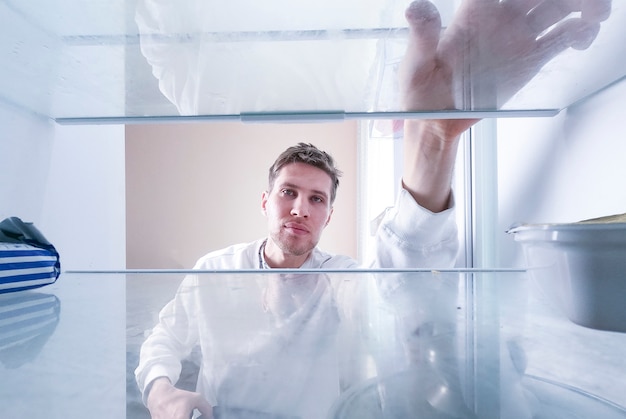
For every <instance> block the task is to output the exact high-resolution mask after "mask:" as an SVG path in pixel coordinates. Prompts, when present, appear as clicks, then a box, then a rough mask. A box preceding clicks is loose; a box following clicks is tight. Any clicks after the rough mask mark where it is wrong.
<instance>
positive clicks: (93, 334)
mask: <svg viewBox="0 0 626 419" xmlns="http://www.w3.org/2000/svg"><path fill="white" fill-rule="evenodd" d="M527 285H528V282H527V279H526V273H525V272H523V271H513V270H493V271H482V270H458V271H456V270H451V271H426V270H423V271H388V270H379V271H375V270H373V271H353V272H333V271H317V272H313V271H302V272H299V271H293V272H289V273H286V272H282V271H276V270H271V271H246V272H234V271H231V272H210V273H209V272H196V273H194V274H190V273H181V272H171V271H161V272H152V273H137V272H135V273H130V272H127V273H113V272H110V273H100V274H97V273H65V274H63V275H62V276H61V277H60V278H59V281H58V282H57V283H56V284H54V285H52V286H50V288H48V289H49V291H50V292H53V293H54V295H56V296H58V299H59V301H62V302H63V316H61V317H60V321H59V323H58V325H57V328H56V331H55V333H54V334H53V335H52V336H51V337H50V338H49V342H48V343H47V344H46V345H45V346H44V347H43V348H42V349H41V353H40V354H39V356H38V357H37V358H36V359H34V360H32V361H30V362H29V363H26V364H24V365H22V366H21V367H20V368H18V369H8V368H5V367H2V366H0V368H2V370H1V373H2V377H3V380H5V382H10V383H12V386H2V387H1V388H0V399H1V400H3V413H7V414H8V415H9V417H16V416H17V414H18V413H19V414H20V415H26V416H29V417H42V415H44V412H45V417H47V418H64V419H65V418H74V417H76V418H78V417H83V416H84V412H85V411H87V410H88V411H89V412H90V415H89V416H90V417H91V418H103V419H104V418H106V419H109V418H111V417H124V415H125V417H127V418H148V417H149V414H148V411H147V409H146V408H145V407H144V405H143V401H142V396H141V392H140V387H139V386H138V384H137V382H136V375H135V373H136V372H137V374H138V376H139V381H140V382H141V380H142V377H143V378H145V377H147V376H149V375H150V373H149V371H150V370H151V369H152V368H153V367H154V366H155V365H159V364H161V363H162V362H163V361H164V360H167V361H166V362H165V364H163V365H161V366H162V367H164V369H161V370H159V374H166V375H167V374H170V373H171V374H172V379H173V381H176V382H177V386H178V387H179V388H182V389H187V390H196V389H197V390H198V391H200V392H201V393H202V394H203V396H204V397H206V398H207V399H208V400H209V401H210V402H211V403H212V404H213V405H214V406H215V408H214V414H215V417H222V418H229V417H230V418H239V417H251V418H265V417H268V418H269V417H271V418H274V419H276V418H283V417H289V418H294V417H298V418H315V419H317V418H324V417H328V418H352V417H355V418H357V417H358V418H364V417H366V418H370V417H371V418H384V417H407V416H406V413H407V412H411V413H412V414H415V413H416V412H419V413H420V414H421V416H420V417H424V418H507V419H509V418H534V417H541V418H543V417H546V418H548V417H549V418H555V417H563V418H565V417H571V415H572V414H574V413H575V414H582V413H585V414H586V412H596V413H601V417H603V418H604V417H606V418H622V417H626V407H625V406H626V400H624V399H623V395H624V394H626V388H625V387H624V385H625V384H624V382H623V379H622V378H623V375H624V372H625V371H626V360H624V358H623V356H622V355H621V354H622V348H623V346H624V345H625V344H626V340H625V339H626V334H619V333H610V332H600V331H596V330H590V329H585V328H582V327H580V326H576V325H574V324H572V323H570V322H567V321H566V320H564V319H563V318H562V317H561V316H560V315H559V314H555V313H552V312H550V310H549V309H547V308H546V305H545V301H542V300H541V299H537V298H533V297H532V296H531V294H532V293H531V292H529V288H528V286H527ZM171 301H173V302H171ZM164 307H165V308H164ZM171 339H174V340H173V341H172V340H171ZM172 342H174V345H173V346H169V345H170V344H171V343H172ZM142 348H143V349H142ZM140 349H142V350H143V353H142V354H141V356H140ZM166 353H169V355H166ZM598 354H602V356H601V357H598ZM572 365H575V367H574V368H572V367H571V366H572ZM138 366H139V369H137V367H138ZM179 368H180V370H179ZM77 394H80V395H81V396H80V397H78V398H77V397H75V396H76V395H77ZM585 414H583V416H582V417H587V416H585ZM242 415H244V416H242ZM246 415H247V416H246ZM408 417H414V416H413V415H410V416H408Z"/></svg>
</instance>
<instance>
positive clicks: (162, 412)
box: [147, 377, 213, 419]
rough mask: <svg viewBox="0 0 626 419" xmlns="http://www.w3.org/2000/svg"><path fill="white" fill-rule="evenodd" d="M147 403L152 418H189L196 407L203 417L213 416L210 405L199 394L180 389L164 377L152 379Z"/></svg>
mask: <svg viewBox="0 0 626 419" xmlns="http://www.w3.org/2000/svg"><path fill="white" fill-rule="evenodd" d="M147 405H148V410H149V411H150V416H151V417H152V419H189V418H191V415H192V413H193V411H194V409H198V410H199V411H200V413H202V415H203V418H212V417H213V408H212V406H211V405H210V404H209V403H208V402H207V401H206V400H205V399H204V397H202V395H201V394H199V393H194V392H191V391H185V390H180V389H178V388H176V387H174V386H173V385H172V384H171V383H170V380H169V379H167V378H166V377H160V378H157V379H156V380H154V381H153V383H152V388H151V389H150V392H149V393H148V399H147Z"/></svg>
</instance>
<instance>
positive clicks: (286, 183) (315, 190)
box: [278, 182, 328, 199]
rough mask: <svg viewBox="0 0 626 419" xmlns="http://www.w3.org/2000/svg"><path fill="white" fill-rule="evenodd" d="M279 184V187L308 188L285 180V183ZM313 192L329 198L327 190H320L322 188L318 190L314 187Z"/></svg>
mask: <svg viewBox="0 0 626 419" xmlns="http://www.w3.org/2000/svg"><path fill="white" fill-rule="evenodd" d="M278 186H279V188H293V189H306V188H303V187H301V186H299V185H296V184H295V183H291V182H283V183H281V184H280V185H278ZM311 192H313V193H314V194H316V195H321V196H323V197H324V199H328V193H327V192H324V191H320V190H317V189H313V190H312V191H311Z"/></svg>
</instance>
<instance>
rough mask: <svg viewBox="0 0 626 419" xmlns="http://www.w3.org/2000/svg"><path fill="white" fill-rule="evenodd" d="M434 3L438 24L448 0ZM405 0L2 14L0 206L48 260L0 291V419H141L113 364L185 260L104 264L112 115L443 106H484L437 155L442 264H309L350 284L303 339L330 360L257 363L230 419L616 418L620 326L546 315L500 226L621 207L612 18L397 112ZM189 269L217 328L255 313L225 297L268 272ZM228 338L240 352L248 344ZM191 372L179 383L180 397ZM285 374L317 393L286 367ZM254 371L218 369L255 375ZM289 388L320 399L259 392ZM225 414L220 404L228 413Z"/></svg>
mask: <svg viewBox="0 0 626 419" xmlns="http://www.w3.org/2000/svg"><path fill="white" fill-rule="evenodd" d="M434 3H435V4H436V5H437V7H438V8H439V9H440V11H441V13H442V19H443V22H444V25H446V24H447V22H449V21H450V20H451V18H452V16H453V14H454V12H455V10H456V8H458V6H459V4H460V1H455V0H447V1H444V0H440V1H435V2H434ZM407 4H408V3H407V2H404V1H392V0H369V1H367V2H366V4H363V2H356V1H353V0H341V1H340V2H326V1H322V2H321V3H320V2H319V1H318V2H309V1H306V2H297V3H296V2H287V1H282V0H281V1H279V0H273V1H268V2H251V1H247V0H240V1H229V2H200V1H191V0H184V1H180V2H166V1H155V2H149V1H142V0H139V1H122V0H99V1H90V2H78V1H75V0H58V1H52V2H42V1H37V2H28V3H24V2H17V1H12V0H7V1H4V2H2V3H0V22H2V25H1V26H0V28H1V29H0V32H2V35H3V36H2V38H1V40H0V57H2V62H3V66H2V68H1V69H0V75H1V77H0V126H2V130H1V132H0V156H2V161H3V164H2V168H1V169H0V170H1V171H2V172H1V176H0V219H3V218H5V217H9V216H19V217H21V218H22V219H24V220H28V221H32V222H34V223H35V224H36V225H37V226H38V227H39V228H40V229H41V230H42V231H43V232H44V234H45V235H46V236H47V237H48V238H49V239H50V241H51V242H52V243H54V244H55V245H56V246H57V248H58V250H59V252H60V254H61V258H62V259H61V260H62V267H63V268H64V272H63V273H62V275H61V277H60V278H59V280H58V281H57V283H55V284H54V285H51V286H47V287H45V288H41V289H39V290H35V291H29V292H22V293H15V294H0V371H1V374H0V376H2V377H3V383H4V384H3V385H2V386H0V400H2V401H3V412H6V415H7V417H17V416H25V415H28V416H29V417H35V418H40V417H41V418H44V417H45V418H56V417H58V418H73V417H82V416H84V415H85V414H88V415H89V416H90V417H94V418H117V417H128V418H143V417H147V416H146V414H147V412H146V410H145V408H144V407H143V405H142V403H141V399H140V395H139V394H138V389H137V386H136V384H135V382H134V376H133V371H134V369H135V367H136V366H137V360H138V352H139V346H140V344H141V342H142V341H143V339H144V338H145V335H146V333H147V331H149V330H150V328H151V327H153V326H154V324H155V322H156V320H157V316H158V312H159V310H160V309H161V308H162V307H163V305H164V304H165V303H166V302H167V301H169V299H171V298H172V297H173V296H174V295H175V294H176V289H177V287H178V284H179V283H180V282H181V280H182V279H183V278H184V277H185V275H186V274H187V272H184V271H180V272H170V271H167V270H149V271H145V272H130V271H128V270H127V269H126V242H127V237H126V235H127V226H126V220H127V216H126V196H125V194H126V173H125V172H126V160H125V150H126V148H125V141H126V130H125V125H128V124H148V123H149V124H152V123H154V124H169V123H181V122H184V123H198V124H199V123H212V122H220V123H221V122H224V121H226V122H234V123H256V122H271V123H284V122H289V123H293V122H299V123H303V122H304V123H307V122H313V121H322V122H333V121H345V120H357V121H358V123H359V126H360V127H361V128H360V129H361V133H362V135H361V137H362V138H361V139H360V140H359V141H362V143H361V144H372V141H374V140H373V139H372V137H373V136H374V133H375V131H376V129H377V128H381V127H383V128H384V126H385V121H387V120H390V119H401V118H403V117H451V116H464V115H465V116H467V115H472V116H479V117H483V116H484V117H487V119H485V120H484V121H483V122H481V123H480V124H479V125H478V126H477V127H476V128H475V129H473V130H472V133H471V134H470V135H469V136H468V138H466V139H465V140H464V148H463V153H462V155H461V156H460V157H459V158H460V161H461V162H462V163H463V164H462V173H459V181H458V182H459V184H458V186H457V190H458V192H459V194H460V195H459V196H462V203H461V204H459V205H460V207H461V206H462V208H461V210H460V211H459V212H460V213H461V216H462V217H463V220H464V221H463V222H462V226H463V229H464V230H463V234H464V235H463V237H462V238H463V240H464V241H465V246H466V249H465V252H464V259H463V263H462V264H461V265H462V266H461V267H460V268H459V269H456V270H450V271H447V272H446V271H444V272H440V271H439V270H437V268H438V267H432V268H433V269H432V270H424V271H420V272H401V273H395V274H391V273H388V272H341V273H327V277H328V278H330V279H329V280H332V281H337V280H343V281H347V282H351V283H354V282H358V283H359V284H360V285H361V286H362V290H365V291H359V293H355V294H354V295H355V297H353V298H352V299H348V300H349V301H348V303H347V306H346V307H342V309H343V310H345V311H344V312H342V314H343V317H341V318H342V323H340V326H341V328H342V329H341V331H340V332H337V330H339V329H338V327H339V326H336V325H333V326H324V325H326V324H327V323H323V322H320V323H319V324H317V329H315V328H314V330H313V331H312V332H311V334H310V335H306V334H303V339H305V338H307V337H309V338H311V339H313V338H314V337H315V336H316V333H318V334H319V333H321V332H324V333H325V332H329V333H330V332H331V331H333V332H336V335H333V336H335V338H336V340H334V341H333V345H335V346H332V348H330V349H329V352H328V353H326V355H325V356H331V357H332V362H330V361H328V359H329V358H325V359H321V356H322V355H320V354H322V353H325V352H323V351H322V345H321V344H320V345H319V346H315V345H313V346H309V347H306V348H307V349H302V348H305V347H304V346H302V347H298V346H297V345H294V347H293V348H292V351H291V352H285V355H284V356H285V358H284V359H283V361H284V363H283V364H278V366H277V364H276V362H277V361H276V359H275V357H274V358H272V357H271V356H269V355H268V357H267V358H265V359H263V360H262V361H261V362H260V365H261V367H263V368H266V369H267V370H271V371H272V373H273V374H274V375H272V377H271V379H272V380H274V381H271V382H272V383H273V384H274V387H272V386H267V388H266V389H265V390H266V393H263V394H262V395H259V394H255V395H254V396H255V397H252V395H251V393H250V391H252V390H250V389H248V388H244V389H242V390H241V391H234V392H233V393H232V394H233V396H232V398H231V399H229V400H232V401H233V406H236V407H237V408H238V409H240V408H242V407H243V408H245V409H247V412H248V413H249V414H250V415H253V413H252V412H255V413H254V414H257V416H251V417H261V416H258V415H259V411H260V410H263V408H262V407H261V406H260V405H262V403H263V401H266V402H268V403H270V402H271V403H273V404H272V405H273V406H274V407H275V409H274V412H275V413H276V412H280V413H276V414H275V415H274V417H284V416H286V415H291V416H292V417H293V416H296V417H313V418H319V417H323V416H322V415H323V414H324V415H327V416H328V417H333V418H335V417H336V418H339V417H365V416H363V414H364V413H363V412H368V414H370V415H371V417H381V418H382V417H406V416H407V415H406V412H407V411H408V412H411V413H415V412H420V413H421V414H423V415H424V417H433V418H439V417H441V418H444V417H446V418H448V417H462V418H474V417H480V418H518V417H519V418H532V417H535V418H544V417H545V418H555V417H564V418H566V417H567V418H569V417H590V416H591V415H597V416H599V417H603V418H605V417H606V418H612V417H616V418H617V417H626V396H625V395H626V382H624V379H623V377H624V375H625V374H626V359H625V358H624V357H623V355H622V353H623V348H624V346H625V345H626V335H625V334H623V333H615V332H607V331H599V330H592V329H587V328H584V327H581V326H578V325H576V324H573V323H572V322H570V321H569V320H568V319H567V318H565V316H564V315H563V313H562V312H561V310H560V309H559V307H558V306H557V305H555V304H554V302H553V301H551V300H550V299H549V298H547V296H546V295H545V294H543V293H542V292H541V291H540V290H539V289H538V287H537V286H536V284H534V283H533V282H532V281H531V280H530V279H529V277H528V275H527V272H526V269H525V261H524V260H523V258H522V254H521V251H520V249H519V248H518V247H517V244H516V243H514V242H513V239H512V238H511V237H510V236H509V235H507V234H506V233H505V231H506V230H507V229H508V228H509V227H510V225H511V224H513V223H515V222H571V221H577V220H580V219H585V218H591V217H595V216H601V215H608V214H611V213H620V212H622V213H623V212H626V209H625V208H626V192H624V188H623V185H622V184H623V181H622V180H621V179H623V178H624V176H625V175H626V169H624V167H623V164H622V160H623V156H624V155H625V152H626V143H625V142H624V141H623V134H622V129H623V128H622V125H623V124H622V121H623V120H624V118H625V117H626V111H625V110H624V107H623V105H622V104H623V100H624V97H626V81H625V80H624V77H625V76H626V59H624V58H623V57H625V56H626V54H624V53H625V52H626V51H624V48H625V47H624V45H625V44H624V43H623V42H622V40H623V38H624V34H625V33H624V28H625V27H626V7H624V5H623V4H622V3H616V2H614V4H613V10H612V13H611V16H610V17H609V18H608V19H607V21H606V22H604V23H603V26H602V29H601V32H600V34H599V35H598V38H597V40H596V42H594V44H593V45H592V46H591V47H590V48H589V49H587V50H585V51H573V50H568V51H566V52H564V53H563V54H561V55H560V56H559V57H557V58H556V59H555V60H553V61H552V62H550V63H549V64H548V65H546V66H545V67H544V68H543V69H542V71H541V72H540V73H539V75H538V76H537V77H535V78H534V79H533V80H532V82H531V83H529V84H528V85H527V86H526V87H525V88H524V89H522V90H521V91H520V92H519V93H518V94H517V95H515V96H514V97H513V98H511V99H510V100H509V101H507V102H506V103H504V104H502V103H499V102H498V85H497V83H496V84H495V85H494V84H492V83H491V82H490V80H493V77H491V76H493V74H471V75H467V76H468V77H467V81H466V83H467V85H466V86H465V87H466V88H465V89H463V92H464V93H463V96H462V98H461V101H460V106H459V109H458V110H456V111H449V112H445V113H443V114H442V112H441V111H438V110H426V111H424V112H421V113H420V114H418V115H416V114H403V113H402V112H400V111H399V108H398V107H397V91H396V88H397V87H396V85H395V74H396V70H397V65H398V62H399V59H400V58H401V56H402V54H403V51H404V46H405V44H404V40H405V37H406V30H407V29H406V24H405V21H404V17H403V15H404V9H405V7H406V6H407ZM328 10H334V11H335V12H333V13H329V12H328ZM260 17H262V18H260ZM496 71H497V69H494V72H496ZM494 74H496V73H494ZM381 129H382V128H381ZM383 131H384V129H383ZM393 141H394V140H393V139H392V138H390V139H389V141H388V144H393ZM390 147H391V148H392V153H391V154H393V147H394V146H393V145H391V146H390ZM361 150H362V151H363V150H367V148H366V147H362V148H361ZM366 157H369V158H372V156H371V155H369V156H361V155H359V157H358V158H359V159H362V160H361V161H365V160H366ZM374 157H375V156H374ZM374 160H376V159H375V158H374ZM394 163H395V162H394ZM361 164H362V163H361ZM360 170H367V168H366V167H364V166H360ZM371 170H374V169H371ZM361 173H363V172H361ZM361 186H362V185H361ZM394 188H395V184H394V185H389V189H394ZM363 193H365V192H363ZM361 202H362V201H361ZM369 221H370V220H363V224H362V225H361V224H360V225H359V227H360V228H362V229H363V228H364V227H363V225H366V224H368V223H369ZM187 268H190V267H187ZM402 275H404V276H405V277H406V278H409V279H410V281H409V282H410V283H412V284H414V288H413V289H410V290H408V291H407V294H406V295H405V296H404V298H405V299H406V300H404V301H403V303H404V305H402V304H401V303H399V302H396V303H392V304H389V301H382V300H381V296H380V295H376V294H375V293H372V292H371V290H372V289H374V288H376V287H375V284H376V281H383V282H385V281H393V280H394V279H395V278H396V277H397V276H402ZM203 277H204V280H205V281H206V283H208V284H216V286H222V287H223V286H224V284H226V288H227V290H226V291H225V293H224V294H223V297H224V300H223V303H224V304H225V305H226V306H227V309H225V310H223V311H222V312H220V313H219V315H218V317H219V316H221V317H220V319H221V320H222V322H223V325H225V326H226V327H228V328H230V329H232V330H235V329H237V328H241V329H246V328H252V327H254V325H255V324H256V323H255V322H256V321H258V320H259V318H258V317H255V314H256V312H255V311H254V309H249V310H247V309H246V310H239V311H237V310H235V309H234V308H236V307H238V304H242V300H241V295H244V296H245V298H247V299H248V300H249V302H250V307H257V306H258V303H259V301H258V298H259V297H258V295H257V294H255V292H256V289H255V286H256V284H258V283H259V281H261V282H262V281H267V280H269V279H268V275H266V274H263V273H260V272H256V273H250V274H248V275H242V274H238V273H232V272H231V273H222V274H203ZM237 287H240V288H237ZM237 289H242V290H247V291H246V292H237V291H236V290H237ZM357 297H358V298H361V299H360V300H358V298H357ZM244 300H245V299H244ZM354 300H357V302H358V303H360V304H357V303H355V301H354ZM246 301H247V300H246ZM435 302H436V303H435ZM255 304H256V305H255ZM416 308H419V310H421V311H420V313H419V314H418V313H413V312H411V310H414V309H416ZM401 309H405V311H403V312H401ZM24 316H26V317H27V318H28V319H29V322H26V323H25V322H24V319H25V318H24ZM322 317H323V316H322ZM407 319H410V320H411V321H414V322H416V323H415V324H409V323H407V321H408V320H407ZM418 331H419V333H417V332H418ZM226 336H229V334H228V333H226ZM230 336H231V337H232V338H233V340H234V342H235V343H233V345H234V346H235V347H237V348H239V347H241V346H242V345H244V344H248V343H249V340H250V336H252V335H245V334H243V332H242V333H240V334H235V333H233V334H232V335H230ZM416 336H417V337H416ZM236 339H241V341H236ZM241 342H244V343H241ZM311 348H314V349H320V352H319V353H315V354H312V353H311ZM235 352H236V351H235ZM261 352H262V351H261ZM328 354H331V355H328ZM313 355H315V356H319V357H320V361H319V363H315V362H313V361H312V359H316V358H315V356H313ZM192 361H193V359H190V361H189V363H187V364H186V366H187V367H189V368H188V369H186V370H185V372H186V373H188V374H189V375H188V376H184V378H185V379H184V380H183V381H184V382H185V384H187V385H192V386H193V385H194V384H195V375H194V374H197V366H195V367H194V365H195V364H194V363H193V362H192ZM240 364H242V363H241V362H240ZM233 365H237V363H234V364H233ZM293 365H298V367H299V368H301V369H292V367H293ZM306 367H309V368H319V370H320V371H325V372H324V373H323V374H321V376H322V377H323V378H324V379H326V380H329V381H328V383H330V382H332V385H327V382H326V381H315V380H298V378H297V376H295V377H294V375H295V374H298V373H299V372H300V373H302V374H306V373H307V372H302V371H303V369H306ZM325 368H326V369H325ZM257 373H259V371H255V370H254V369H250V370H247V371H243V370H241V371H236V369H233V371H232V376H233V377H242V376H246V374H248V377H250V379H249V382H251V383H255V381H254V380H255V378H254V374H257ZM308 373H310V371H308ZM339 377H341V379H340V378H339ZM423 377H428V380H426V379H423V380H422V379H421V378H423ZM257 378H258V377H257ZM268 382H270V381H268ZM294 382H297V383H298V384H299V385H300V386H302V387H303V388H304V389H302V388H300V387H297V386H296V388H294V386H293V384H292V383H294ZM426 383H428V384H429V385H426ZM433 383H437V385H434V384H433ZM316 384H317V385H319V386H318V387H317V388H316V387H315V385H316ZM307 386H309V387H307ZM261 387H262V386H261ZM250 388H252V389H254V388H255V387H254V385H251V386H250ZM256 388H258V387H256ZM298 390H302V392H303V393H309V392H312V394H315V395H319V398H320V399H321V398H322V396H323V400H324V403H320V406H316V407H315V409H321V410H315V409H314V408H312V407H310V406H311V404H310V402H309V401H307V399H306V398H296V397H295V396H293V397H292V396H289V397H287V396H285V397H282V398H281V397H280V394H281V391H294V392H295V391H298ZM246 391H248V393H246ZM289 394H291V393H289ZM242 400H243V402H242ZM293 400H301V403H300V404H297V403H296V405H294V404H293V403H292V402H293ZM290 403H291V404H290ZM226 407H228V406H225V409H224V411H222V412H221V414H222V415H223V417H229V416H228V414H229V412H230V414H234V413H233V411H229V410H228V409H226ZM320 412H322V413H320ZM239 413H241V411H239ZM3 414H5V413H3ZM280 415H283V416H280ZM385 415H387V416H385Z"/></svg>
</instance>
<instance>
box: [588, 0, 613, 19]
mask: <svg viewBox="0 0 626 419" xmlns="http://www.w3.org/2000/svg"><path fill="white" fill-rule="evenodd" d="M610 15H611V0H583V4H582V18H583V20H584V21H586V22H593V23H598V22H603V21H605V20H607V19H608V18H609V16H610Z"/></svg>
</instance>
